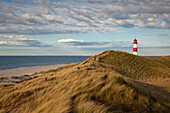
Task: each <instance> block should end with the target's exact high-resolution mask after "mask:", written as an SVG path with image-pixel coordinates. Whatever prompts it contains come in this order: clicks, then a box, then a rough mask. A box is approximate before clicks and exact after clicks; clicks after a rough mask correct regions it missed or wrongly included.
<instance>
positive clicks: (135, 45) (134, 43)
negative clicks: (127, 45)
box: [133, 38, 138, 55]
mask: <svg viewBox="0 0 170 113" xmlns="http://www.w3.org/2000/svg"><path fill="white" fill-rule="evenodd" d="M133 41H134V42H133V54H134V55H138V48H137V44H138V43H137V40H136V38H135V39H134V40H133Z"/></svg>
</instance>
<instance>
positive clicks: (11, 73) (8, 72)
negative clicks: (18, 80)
mask: <svg viewBox="0 0 170 113" xmlns="http://www.w3.org/2000/svg"><path fill="white" fill-rule="evenodd" d="M67 65H72V64H60V65H50V66H39V67H30V68H21V69H9V70H0V77H7V76H19V75H25V74H28V75H29V74H33V73H35V72H40V71H48V70H50V69H56V68H58V67H63V66H67Z"/></svg>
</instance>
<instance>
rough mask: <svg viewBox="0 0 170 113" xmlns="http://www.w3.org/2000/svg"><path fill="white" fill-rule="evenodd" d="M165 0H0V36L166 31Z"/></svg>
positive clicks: (168, 26)
mask: <svg viewBox="0 0 170 113" xmlns="http://www.w3.org/2000/svg"><path fill="white" fill-rule="evenodd" d="M169 6H170V1H169V0H73V1H70V0H64V1H61V2H51V1H46V0H38V1H37V0H31V1H30V0H28V1H23V0H15V1H12V0H8V1H3V0H2V1H1V0H0V34H29V35H40V34H77V33H108V32H117V29H116V27H124V28H156V29H170V24H169V23H170V19H169V17H170V7H169Z"/></svg>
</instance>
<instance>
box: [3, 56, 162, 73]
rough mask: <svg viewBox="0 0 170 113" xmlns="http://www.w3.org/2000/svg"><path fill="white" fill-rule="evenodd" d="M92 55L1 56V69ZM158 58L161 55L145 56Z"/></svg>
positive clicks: (63, 62) (75, 61)
mask: <svg viewBox="0 0 170 113" xmlns="http://www.w3.org/2000/svg"><path fill="white" fill-rule="evenodd" d="M89 57H90V56H0V70H8V69H18V68H28V67H38V66H48V65H58V64H71V63H80V62H83V61H85V60H86V59H87V58H89ZM143 57H152V58H157V57H161V56H143Z"/></svg>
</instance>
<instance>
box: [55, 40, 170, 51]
mask: <svg viewBox="0 0 170 113" xmlns="http://www.w3.org/2000/svg"><path fill="white" fill-rule="evenodd" d="M58 43H60V44H61V45H63V46H64V47H70V48H87V49H102V48H103V49H104V48H108V49H109V48H129V47H130V48H132V42H129V41H85V40H76V39H61V40H58ZM139 47H140V48H170V45H149V46H148V45H139Z"/></svg>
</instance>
